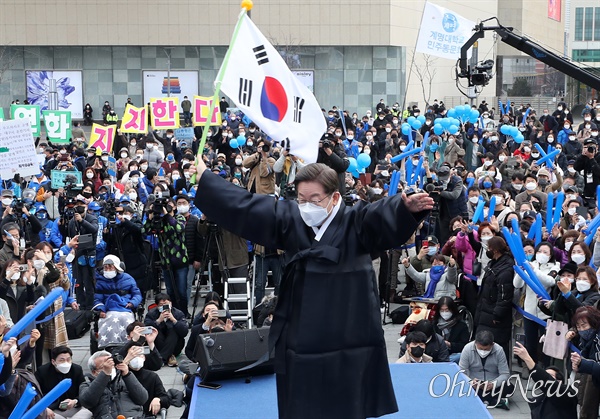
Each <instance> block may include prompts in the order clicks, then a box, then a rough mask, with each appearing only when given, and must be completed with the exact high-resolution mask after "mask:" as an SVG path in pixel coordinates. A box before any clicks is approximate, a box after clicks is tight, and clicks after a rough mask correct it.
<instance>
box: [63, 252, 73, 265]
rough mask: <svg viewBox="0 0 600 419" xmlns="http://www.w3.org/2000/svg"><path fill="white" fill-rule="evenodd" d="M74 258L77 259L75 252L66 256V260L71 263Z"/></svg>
mask: <svg viewBox="0 0 600 419" xmlns="http://www.w3.org/2000/svg"><path fill="white" fill-rule="evenodd" d="M73 260H75V254H74V253H69V254H68V255H67V256H66V257H65V262H67V263H71V262H73Z"/></svg>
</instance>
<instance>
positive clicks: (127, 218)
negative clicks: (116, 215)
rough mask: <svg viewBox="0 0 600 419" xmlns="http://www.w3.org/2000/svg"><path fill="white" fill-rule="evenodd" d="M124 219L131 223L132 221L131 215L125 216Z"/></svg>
mask: <svg viewBox="0 0 600 419" xmlns="http://www.w3.org/2000/svg"><path fill="white" fill-rule="evenodd" d="M123 219H125V220H128V221H130V220H131V214H124V215H123Z"/></svg>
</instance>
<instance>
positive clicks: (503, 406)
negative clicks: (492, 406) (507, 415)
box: [496, 398, 510, 410]
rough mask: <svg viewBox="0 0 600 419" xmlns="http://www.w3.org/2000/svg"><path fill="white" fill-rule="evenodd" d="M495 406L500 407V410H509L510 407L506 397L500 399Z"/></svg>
mask: <svg viewBox="0 0 600 419" xmlns="http://www.w3.org/2000/svg"><path fill="white" fill-rule="evenodd" d="M496 407H497V408H498V409H502V410H510V407H508V399H507V398H505V399H501V400H500V403H498V405H496Z"/></svg>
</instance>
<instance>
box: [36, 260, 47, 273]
mask: <svg viewBox="0 0 600 419" xmlns="http://www.w3.org/2000/svg"><path fill="white" fill-rule="evenodd" d="M44 266H46V264H45V263H44V261H43V260H40V259H36V260H34V261H33V267H34V268H35V269H37V270H38V271H39V270H40V269H42V268H43V267H44Z"/></svg>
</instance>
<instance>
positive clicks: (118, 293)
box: [94, 255, 142, 318]
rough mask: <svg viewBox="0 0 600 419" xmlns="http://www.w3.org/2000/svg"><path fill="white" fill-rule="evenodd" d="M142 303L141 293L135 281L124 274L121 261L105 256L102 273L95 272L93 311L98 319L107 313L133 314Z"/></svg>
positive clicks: (111, 256)
mask: <svg viewBox="0 0 600 419" xmlns="http://www.w3.org/2000/svg"><path fill="white" fill-rule="evenodd" d="M141 302H142V293H141V291H140V289H139V288H138V286H137V284H136V282H135V279H133V277H132V276H131V275H129V274H127V273H125V269H124V266H122V265H121V260H120V259H119V258H118V257H117V256H115V255H107V256H105V257H104V260H103V261H102V272H100V271H96V290H95V293H94V310H97V311H100V317H101V318H104V317H106V313H107V312H109V311H120V312H134V311H135V309H136V308H137V307H138V306H139V305H140V303H141Z"/></svg>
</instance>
